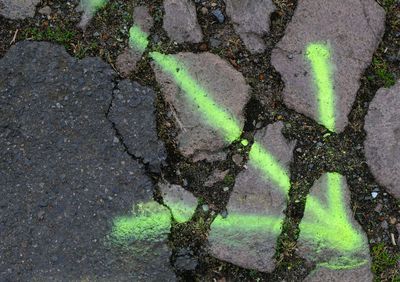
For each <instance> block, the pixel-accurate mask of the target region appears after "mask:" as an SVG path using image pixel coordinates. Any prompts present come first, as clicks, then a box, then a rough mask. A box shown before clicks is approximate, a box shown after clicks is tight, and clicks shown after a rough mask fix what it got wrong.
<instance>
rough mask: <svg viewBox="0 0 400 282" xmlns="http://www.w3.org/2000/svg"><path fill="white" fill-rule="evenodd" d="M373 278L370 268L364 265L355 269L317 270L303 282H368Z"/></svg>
mask: <svg viewBox="0 0 400 282" xmlns="http://www.w3.org/2000/svg"><path fill="white" fill-rule="evenodd" d="M372 279H373V276H372V273H371V270H370V266H369V265H366V266H363V267H360V268H356V269H343V270H334V269H327V268H322V267H321V268H318V269H317V270H315V271H313V272H312V273H311V274H310V275H308V276H307V277H306V279H304V281H305V282H327V281H329V282H368V281H372Z"/></svg>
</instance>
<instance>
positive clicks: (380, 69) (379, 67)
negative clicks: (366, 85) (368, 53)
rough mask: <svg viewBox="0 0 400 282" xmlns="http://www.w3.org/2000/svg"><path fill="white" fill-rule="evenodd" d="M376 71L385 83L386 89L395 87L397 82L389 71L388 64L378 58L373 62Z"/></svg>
mask: <svg viewBox="0 0 400 282" xmlns="http://www.w3.org/2000/svg"><path fill="white" fill-rule="evenodd" d="M372 63H373V66H374V71H375V74H376V76H377V77H378V78H379V79H380V80H381V81H383V83H384V86H385V87H390V86H393V85H394V84H395V82H396V80H395V77H394V75H393V74H392V73H391V72H390V71H389V69H388V66H387V64H386V63H385V62H384V61H382V60H380V59H377V58H374V59H373V61H372Z"/></svg>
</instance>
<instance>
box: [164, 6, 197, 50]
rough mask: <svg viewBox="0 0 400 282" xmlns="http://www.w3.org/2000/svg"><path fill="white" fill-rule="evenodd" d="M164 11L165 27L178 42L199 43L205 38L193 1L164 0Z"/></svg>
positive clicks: (169, 34)
mask: <svg viewBox="0 0 400 282" xmlns="http://www.w3.org/2000/svg"><path fill="white" fill-rule="evenodd" d="M164 12H165V14H164V22H163V28H164V30H165V31H166V32H167V33H168V36H169V37H170V38H171V39H172V40H174V41H176V42H178V43H183V42H190V43H199V42H201V41H202V40H203V34H202V32H201V28H200V25H199V24H198V22H197V15H196V7H195V5H194V3H193V2H192V1H190V0H164Z"/></svg>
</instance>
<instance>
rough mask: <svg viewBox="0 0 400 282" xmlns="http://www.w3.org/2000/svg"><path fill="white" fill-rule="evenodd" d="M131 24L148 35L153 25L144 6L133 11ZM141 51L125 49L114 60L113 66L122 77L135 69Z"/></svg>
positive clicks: (151, 18)
mask: <svg viewBox="0 0 400 282" xmlns="http://www.w3.org/2000/svg"><path fill="white" fill-rule="evenodd" d="M133 22H134V24H135V25H137V26H139V27H140V29H141V30H142V31H143V32H145V33H150V29H151V28H152V27H153V25H154V20H153V17H152V16H151V15H150V14H149V11H148V9H147V7H146V6H138V7H135V9H134V10H133ZM142 55H143V51H140V50H139V49H138V48H130V47H128V48H126V49H125V50H124V51H123V52H122V53H121V54H120V55H118V57H117V59H116V60H115V66H116V68H117V70H118V71H119V72H120V73H121V75H122V76H123V77H127V76H128V75H129V74H130V73H131V72H133V71H134V70H135V69H136V64H137V63H138V62H139V61H140V59H141V58H142Z"/></svg>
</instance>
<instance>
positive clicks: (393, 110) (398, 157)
mask: <svg viewBox="0 0 400 282" xmlns="http://www.w3.org/2000/svg"><path fill="white" fill-rule="evenodd" d="M399 94H400V80H399V81H397V83H396V85H394V86H393V87H391V88H390V89H386V88H381V89H379V90H378V92H377V93H376V95H375V98H374V99H373V100H372V102H371V104H370V106H369V110H368V114H367V116H366V118H365V126H364V128H365V131H366V132H367V138H366V140H365V143H364V146H365V156H366V158H367V164H368V165H369V167H370V168H371V172H372V174H373V175H374V176H375V178H376V180H377V181H378V182H379V183H380V184H381V185H383V186H385V188H386V189H387V191H388V192H389V193H391V194H393V195H394V196H395V197H397V198H400V173H399V171H400V112H399V109H400V95H399Z"/></svg>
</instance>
